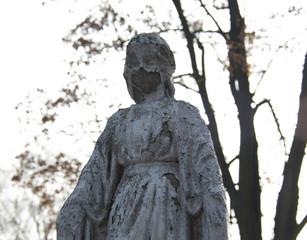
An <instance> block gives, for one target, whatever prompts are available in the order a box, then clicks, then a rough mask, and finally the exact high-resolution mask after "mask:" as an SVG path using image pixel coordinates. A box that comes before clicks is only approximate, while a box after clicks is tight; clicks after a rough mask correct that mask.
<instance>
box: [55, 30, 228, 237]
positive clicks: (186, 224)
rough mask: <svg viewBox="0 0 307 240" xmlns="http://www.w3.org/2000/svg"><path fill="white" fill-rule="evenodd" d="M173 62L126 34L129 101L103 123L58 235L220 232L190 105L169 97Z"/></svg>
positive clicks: (207, 155) (217, 177)
mask: <svg viewBox="0 0 307 240" xmlns="http://www.w3.org/2000/svg"><path fill="white" fill-rule="evenodd" d="M174 70H175V61H174V57H173V53H172V52H171V50H170V48H169V46H168V45H167V43H166V42H165V41H164V40H163V39H162V38H160V37H159V36H158V35H157V34H141V35H137V36H136V37H134V38H133V39H132V40H131V42H130V43H129V45H128V47H127V59H126V64H125V70H124V77H125V79H126V82H127V87H128V90H129V93H130V95H131V97H132V98H133V99H134V100H135V102H136V103H137V104H135V105H132V106H130V107H129V108H127V109H120V110H119V111H118V112H117V113H115V114H114V115H113V116H112V117H111V118H110V119H109V120H108V123H107V125H106V128H105V130H104V132H103V133H102V134H101V136H100V137H99V139H98V141H97V143H96V147H95V149H94V151H93V154H92V156H91V158H90V160H89V162H88V163H87V164H86V166H85V167H84V169H83V170H82V173H81V176H80V178H79V181H78V184H77V186H76V188H75V189H74V191H73V193H72V194H71V195H70V196H69V198H68V199H67V200H66V202H65V203H64V206H63V208H62V209H61V211H60V214H59V216H58V218H57V234H58V240H72V239H75V240H77V239H78V240H79V239H82V240H98V239H99V240H100V239H107V240H111V239H114V240H115V239H125V240H126V239H127V240H128V239H131V240H132V239H134V240H145V239H151V240H161V239H169V240H170V239H174V240H175V239H176V240H180V239H182V240H186V239H191V240H192V239H193V240H197V239H201V240H226V239H228V231H227V228H228V214H227V208H226V203H225V192H224V188H223V183H222V178H221V174H220V169H219V166H218V162H217V159H216V156H215V153H214V150H213V146H212V141H211V136H210V133H209V131H208V128H207V127H206V124H205V122H204V121H203V120H202V119H201V117H200V115H199V112H198V110H197V109H196V108H195V107H193V106H192V105H190V104H188V103H186V102H182V101H176V100H175V99H174V98H173V95H174V87H173V84H172V81H171V75H172V74H173V72H174Z"/></svg>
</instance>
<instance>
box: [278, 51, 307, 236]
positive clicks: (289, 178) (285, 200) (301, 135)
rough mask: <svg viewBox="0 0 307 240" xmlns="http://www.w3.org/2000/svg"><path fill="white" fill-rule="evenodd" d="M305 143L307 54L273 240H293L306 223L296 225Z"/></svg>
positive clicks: (306, 127) (306, 136)
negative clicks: (295, 125) (299, 182)
mask: <svg viewBox="0 0 307 240" xmlns="http://www.w3.org/2000/svg"><path fill="white" fill-rule="evenodd" d="M306 141H307V54H306V56H305V64H304V70H303V80H302V90H301V95H300V106H299V112H298V121H297V127H296V130H295V135H294V138H293V142H292V146H291V150H290V154H289V159H288V161H287V162H286V164H285V168H284V180H283V184H282V187H281V190H280V192H279V196H278V201H277V207H276V216H275V228H274V232H275V238H274V239H275V240H295V239H296V237H297V236H298V234H299V233H300V231H301V230H302V228H303V227H304V225H305V224H306V222H307V215H306V216H305V218H304V219H303V221H302V222H301V223H299V224H298V223H297V221H296V214H297V206H298V198H299V196H298V193H299V189H298V179H299V175H300V170H301V165H302V161H303V158H304V155H305V148H306Z"/></svg>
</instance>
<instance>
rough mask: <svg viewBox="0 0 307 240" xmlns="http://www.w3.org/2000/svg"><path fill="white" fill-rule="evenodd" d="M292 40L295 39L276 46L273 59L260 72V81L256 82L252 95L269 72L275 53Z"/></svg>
mask: <svg viewBox="0 0 307 240" xmlns="http://www.w3.org/2000/svg"><path fill="white" fill-rule="evenodd" d="M293 39H295V38H294V37H293V38H291V39H289V40H287V41H286V42H285V43H284V44H283V45H280V46H278V48H277V49H276V50H275V53H274V55H273V57H272V58H271V60H270V61H269V63H268V65H267V67H266V69H265V70H263V71H262V74H261V77H260V80H259V81H258V84H257V86H256V88H255V90H254V92H253V95H255V94H256V92H257V89H258V87H259V85H260V83H261V82H262V80H263V78H264V77H265V74H266V73H267V71H268V70H269V68H270V67H271V66H272V64H273V61H274V59H275V57H276V54H277V52H278V51H279V50H280V49H282V48H284V47H286V46H287V44H288V43H289V42H290V41H291V40H293Z"/></svg>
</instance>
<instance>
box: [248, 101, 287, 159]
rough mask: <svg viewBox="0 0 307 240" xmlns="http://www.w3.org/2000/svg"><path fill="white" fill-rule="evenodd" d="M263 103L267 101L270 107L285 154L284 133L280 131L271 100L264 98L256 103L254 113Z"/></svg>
mask: <svg viewBox="0 0 307 240" xmlns="http://www.w3.org/2000/svg"><path fill="white" fill-rule="evenodd" d="M265 103H267V104H268V105H269V107H270V109H271V112H272V115H273V117H274V120H275V123H276V126H277V129H278V132H279V134H280V141H282V142H283V144H284V148H285V154H286V155H287V147H286V141H285V137H284V135H283V134H282V132H281V128H280V124H279V121H278V118H277V116H276V113H275V111H274V108H273V105H272V104H271V100H269V99H264V100H263V101H261V102H260V103H258V104H257V105H256V107H255V108H254V115H255V114H256V112H257V110H258V108H259V107H260V106H261V105H263V104H265Z"/></svg>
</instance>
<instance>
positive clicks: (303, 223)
mask: <svg viewBox="0 0 307 240" xmlns="http://www.w3.org/2000/svg"><path fill="white" fill-rule="evenodd" d="M306 223H307V214H306V216H305V217H304V218H303V220H302V221H301V223H300V224H298V225H297V229H296V233H297V234H296V236H297V235H298V234H299V233H300V232H301V230H302V229H303V227H304V226H305V225H306Z"/></svg>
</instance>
